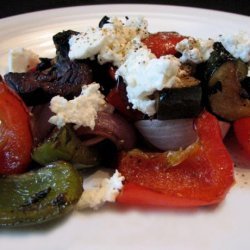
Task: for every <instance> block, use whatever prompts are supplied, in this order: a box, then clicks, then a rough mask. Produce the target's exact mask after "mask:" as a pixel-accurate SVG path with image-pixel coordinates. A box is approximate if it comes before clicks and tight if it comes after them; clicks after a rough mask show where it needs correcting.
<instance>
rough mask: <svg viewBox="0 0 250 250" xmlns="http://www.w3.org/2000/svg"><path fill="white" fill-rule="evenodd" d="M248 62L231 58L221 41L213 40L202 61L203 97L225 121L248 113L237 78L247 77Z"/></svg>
mask: <svg viewBox="0 0 250 250" xmlns="http://www.w3.org/2000/svg"><path fill="white" fill-rule="evenodd" d="M247 72H248V66H247V64H246V63H244V62H243V61H241V60H239V59H238V60H237V59H235V58H234V57H233V56H232V55H231V54H230V53H229V52H227V51H226V50H225V49H224V47H223V46H222V45H221V43H215V45H214V51H213V52H212V53H211V56H210V58H209V60H208V61H207V65H206V78H207V86H205V88H206V91H205V92H206V93H207V100H208V106H209V109H210V110H211V112H212V113H214V114H215V115H217V116H218V117H220V118H222V119H224V120H226V121H235V120H237V119H240V118H243V117H248V116H250V100H249V99H247V98H245V96H246V95H243V94H242V93H245V91H244V89H243V87H242V84H241V81H244V79H245V78H246V77H247Z"/></svg>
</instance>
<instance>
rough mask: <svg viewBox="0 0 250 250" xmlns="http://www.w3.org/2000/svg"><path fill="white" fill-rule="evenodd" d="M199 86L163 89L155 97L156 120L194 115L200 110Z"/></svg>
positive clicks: (200, 94) (200, 93)
mask: <svg viewBox="0 0 250 250" xmlns="http://www.w3.org/2000/svg"><path fill="white" fill-rule="evenodd" d="M201 99H202V90H201V86H200V85H197V86H192V87H185V88H170V89H164V90H163V91H161V92H159V93H158V96H157V97H156V109H157V119H158V120H169V119H184V118H192V117H196V116H197V115H198V114H199V113H200V111H201V110H202V104H201Z"/></svg>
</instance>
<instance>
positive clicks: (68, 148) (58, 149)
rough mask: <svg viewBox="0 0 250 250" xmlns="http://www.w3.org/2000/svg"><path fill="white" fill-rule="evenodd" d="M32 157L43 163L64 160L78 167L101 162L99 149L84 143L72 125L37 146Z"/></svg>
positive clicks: (90, 165)
mask: <svg viewBox="0 0 250 250" xmlns="http://www.w3.org/2000/svg"><path fill="white" fill-rule="evenodd" d="M32 158H33V160H35V161H36V162H38V163H40V164H41V165H46V164H48V163H51V162H54V161H57V160H64V161H67V162H70V163H72V164H74V165H75V166H76V167H77V168H85V167H92V166H96V165H98V163H99V155H98V152H97V150H95V148H94V147H87V146H85V145H83V143H82V142H81V140H80V139H79V138H78V137H77V136H76V135H75V132H74V131H73V129H72V128H71V127H70V126H64V127H63V128H61V129H60V130H59V131H57V132H55V133H54V134H53V135H52V136H51V137H50V138H49V139H48V140H47V141H45V142H44V143H42V144H41V145H39V146H38V147H36V148H35V149H34V151H33V154H32Z"/></svg>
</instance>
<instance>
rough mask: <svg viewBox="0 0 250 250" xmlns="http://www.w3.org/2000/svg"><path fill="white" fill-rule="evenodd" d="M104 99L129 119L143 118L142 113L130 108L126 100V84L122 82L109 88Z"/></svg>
mask: <svg viewBox="0 0 250 250" xmlns="http://www.w3.org/2000/svg"><path fill="white" fill-rule="evenodd" d="M106 100H107V102H108V103H109V104H111V105H113V106H114V107H115V108H116V109H117V110H118V111H119V112H120V113H121V114H122V115H123V117H125V118H126V119H127V120H129V121H136V120H140V119H142V118H143V114H142V113H141V112H140V111H138V110H135V109H132V105H131V104H130V103H129V102H128V97H127V91H126V85H125V84H124V83H118V84H117V86H116V87H115V88H113V89H111V90H110V92H109V94H108V95H107V97H106Z"/></svg>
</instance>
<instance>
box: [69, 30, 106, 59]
mask: <svg viewBox="0 0 250 250" xmlns="http://www.w3.org/2000/svg"><path fill="white" fill-rule="evenodd" d="M106 41H107V37H106V36H104V34H103V32H102V31H101V29H99V28H87V29H86V30H85V31H83V32H82V33H80V34H78V35H74V36H72V37H71V38H70V39H69V46H70V50H69V58H70V59H71V60H74V59H86V58H93V57H94V56H95V55H96V54H98V53H99V52H100V50H101V48H102V47H103V46H104V45H105V43H106Z"/></svg>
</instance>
